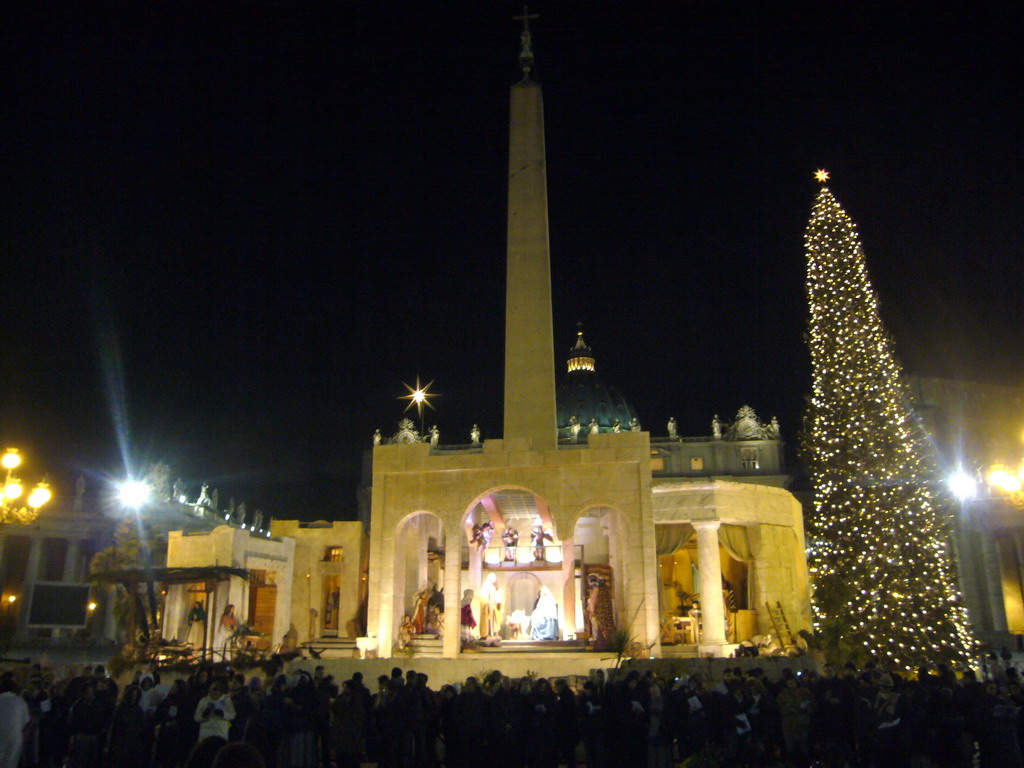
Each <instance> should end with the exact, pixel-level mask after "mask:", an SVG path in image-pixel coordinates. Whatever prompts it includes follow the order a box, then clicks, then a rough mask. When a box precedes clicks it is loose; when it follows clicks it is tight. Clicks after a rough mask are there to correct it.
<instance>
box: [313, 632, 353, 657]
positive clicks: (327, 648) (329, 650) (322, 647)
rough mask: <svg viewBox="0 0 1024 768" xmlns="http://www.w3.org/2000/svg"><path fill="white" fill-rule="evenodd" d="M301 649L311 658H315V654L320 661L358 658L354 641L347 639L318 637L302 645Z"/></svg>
mask: <svg viewBox="0 0 1024 768" xmlns="http://www.w3.org/2000/svg"><path fill="white" fill-rule="evenodd" d="M301 649H302V651H303V652H304V653H305V654H306V655H307V656H309V657H311V658H316V655H317V654H319V657H320V658H321V659H352V658H356V657H358V656H359V653H358V651H357V650H356V641H355V640H350V639H349V638H347V637H318V638H317V639H316V640H313V641H312V642H309V643H303V645H302V646H301ZM312 651H315V653H313V652H312Z"/></svg>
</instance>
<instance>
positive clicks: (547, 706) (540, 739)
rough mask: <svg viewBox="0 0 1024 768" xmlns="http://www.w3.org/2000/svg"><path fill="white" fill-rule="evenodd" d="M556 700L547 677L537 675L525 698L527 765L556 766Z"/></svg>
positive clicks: (552, 767) (539, 767)
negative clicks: (538, 677) (531, 688)
mask: <svg viewBox="0 0 1024 768" xmlns="http://www.w3.org/2000/svg"><path fill="white" fill-rule="evenodd" d="M557 713H558V699H557V697H556V696H555V694H554V692H553V691H552V690H551V686H550V685H549V684H548V681H547V679H546V678H543V677H542V678H540V679H539V680H537V682H536V683H534V685H533V690H532V691H530V693H529V695H528V696H527V697H526V722H525V723H524V728H525V732H526V764H527V766H529V768H555V766H557V765H558V747H559V742H558V730H557V722H558V718H557Z"/></svg>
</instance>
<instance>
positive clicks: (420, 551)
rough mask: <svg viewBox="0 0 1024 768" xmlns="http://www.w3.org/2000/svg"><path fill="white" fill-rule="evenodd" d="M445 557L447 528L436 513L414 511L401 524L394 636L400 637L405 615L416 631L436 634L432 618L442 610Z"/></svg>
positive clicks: (397, 544) (397, 539) (397, 541)
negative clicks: (445, 529)
mask: <svg viewBox="0 0 1024 768" xmlns="http://www.w3.org/2000/svg"><path fill="white" fill-rule="evenodd" d="M444 560H445V531H444V525H443V523H442V522H441V519H440V518H439V517H438V516H437V515H435V514H434V513H432V512H426V511H419V512H414V513H412V514H411V515H409V516H407V517H406V518H404V519H403V520H402V521H401V522H400V523H399V524H398V526H397V527H396V529H395V571H394V573H395V589H394V610H393V611H392V618H391V624H392V627H391V634H392V637H395V638H397V637H398V633H399V629H400V627H401V626H402V624H403V623H404V622H405V620H406V618H408V619H409V620H410V621H412V622H413V624H414V625H415V628H416V632H415V633H414V634H416V635H433V634H435V632H434V630H435V629H436V627H434V626H432V625H431V621H432V620H434V621H436V616H437V615H438V614H440V613H441V612H442V611H443V599H444V598H443V594H444V593H443V589H444ZM435 607H436V611H434V610H432V608H435Z"/></svg>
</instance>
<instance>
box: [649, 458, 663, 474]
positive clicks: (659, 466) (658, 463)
mask: <svg viewBox="0 0 1024 768" xmlns="http://www.w3.org/2000/svg"><path fill="white" fill-rule="evenodd" d="M664 471H665V460H664V459H651V472H664Z"/></svg>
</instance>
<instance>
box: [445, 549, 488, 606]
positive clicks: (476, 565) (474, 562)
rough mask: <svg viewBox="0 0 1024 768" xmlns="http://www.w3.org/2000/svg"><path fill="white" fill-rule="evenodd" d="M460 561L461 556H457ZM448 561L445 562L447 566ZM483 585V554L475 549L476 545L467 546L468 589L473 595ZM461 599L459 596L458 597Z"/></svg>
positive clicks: (480, 550)
mask: <svg viewBox="0 0 1024 768" xmlns="http://www.w3.org/2000/svg"><path fill="white" fill-rule="evenodd" d="M459 559H460V560H461V559H462V555H461V554H460V555H459ZM447 563H448V560H447V559H446V560H445V565H446V566H447ZM483 583H484V552H483V550H482V549H477V548H476V544H470V545H469V588H470V589H472V590H473V592H474V593H476V592H479V591H480V585H481V584H483ZM459 597H460V598H461V595H460V596H459Z"/></svg>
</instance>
